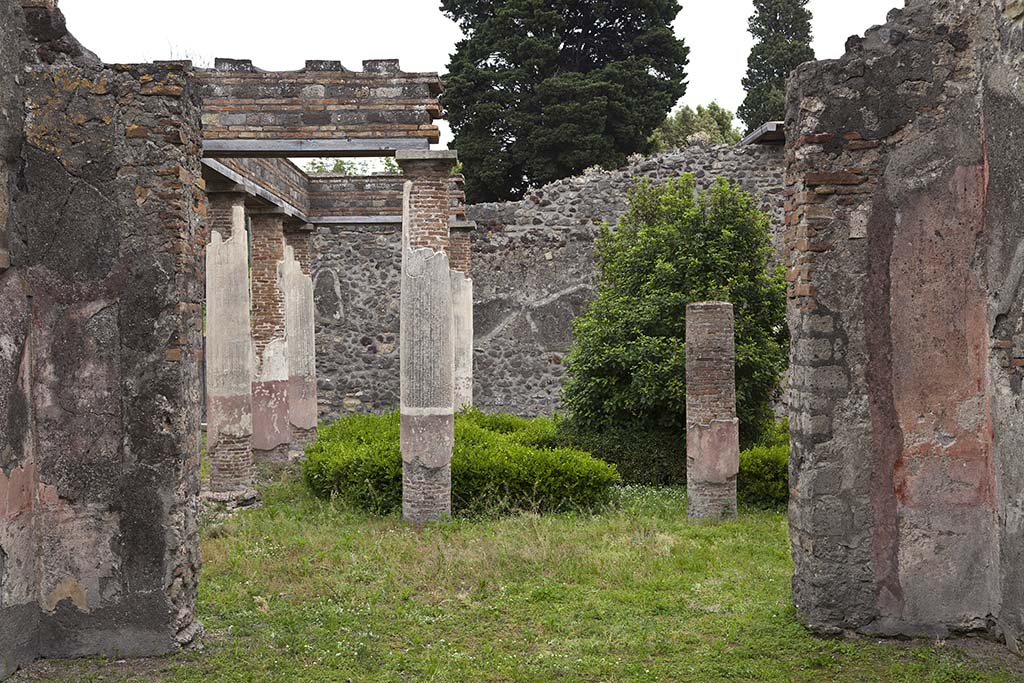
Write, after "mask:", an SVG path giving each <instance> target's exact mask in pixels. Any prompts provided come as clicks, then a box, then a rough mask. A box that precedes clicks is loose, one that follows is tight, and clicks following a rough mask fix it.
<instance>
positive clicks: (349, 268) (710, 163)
mask: <svg viewBox="0 0 1024 683" xmlns="http://www.w3.org/2000/svg"><path fill="white" fill-rule="evenodd" d="M782 163H783V153H782V149H781V148H780V147H763V146H754V147H746V148H736V147H729V146H724V145H723V146H715V145H695V146H693V147H690V148H688V149H685V150H678V151H675V152H669V153H667V154H663V155H659V156H656V157H653V158H650V159H644V160H642V161H640V162H637V163H635V164H633V165H631V166H628V167H626V168H624V169H621V170H618V171H613V172H600V173H593V174H589V175H584V176H581V177H578V178H570V179H567V180H561V181H558V182H555V183H552V184H551V185H548V186H546V187H544V188H541V189H540V190H537V191H535V192H533V193H531V194H530V195H529V196H528V197H527V198H526V199H524V200H523V201H521V202H510V203H507V204H479V205H476V206H469V207H465V217H466V218H467V219H468V220H471V221H476V222H477V229H476V230H474V231H473V232H472V272H473V281H474V311H473V316H474V327H475V342H474V348H475V349H476V352H475V354H474V359H473V360H474V404H475V405H477V406H479V407H480V408H482V409H484V410H492V411H493V410H503V411H511V412H516V413H523V414H532V415H535V414H541V413H551V412H553V411H554V410H556V409H557V408H558V407H559V406H560V405H561V403H560V393H561V387H562V378H563V375H564V372H565V367H564V365H563V358H564V356H565V354H566V352H567V351H568V350H569V346H570V344H571V342H572V334H571V331H572V330H571V322H572V319H573V318H574V317H575V316H576V315H577V314H579V313H580V312H581V311H582V310H583V308H584V307H585V306H586V305H587V304H588V303H589V302H590V300H591V299H592V298H593V295H594V255H593V242H594V237H595V236H596V235H597V231H598V227H599V226H600V225H601V224H602V223H604V222H609V223H615V222H617V221H618V219H619V217H620V216H621V215H622V213H623V212H624V211H625V209H626V192H627V190H628V189H629V187H630V186H631V185H632V183H633V181H634V179H635V178H636V177H638V176H640V177H648V178H651V179H653V180H654V181H655V182H658V181H661V180H664V179H666V178H674V177H677V176H678V175H679V174H681V173H684V172H691V173H694V174H695V175H696V176H697V182H698V185H699V186H700V187H707V186H708V185H709V184H710V183H711V181H712V180H713V179H715V178H718V177H726V178H730V179H732V180H735V181H737V182H739V183H741V184H742V185H743V187H744V188H745V189H746V190H747V191H749V192H752V193H755V194H757V195H758V196H760V197H761V198H762V202H763V207H764V208H765V210H766V211H768V212H770V213H771V214H772V215H774V216H775V217H776V219H777V220H776V223H775V227H774V231H775V238H776V241H777V242H778V244H779V246H780V248H781V236H782V208H783V197H782V193H783V186H782ZM400 180H401V178H400V177H393V176H379V177H374V178H372V179H368V181H367V180H364V179H358V178H352V179H344V178H338V177H333V178H332V177H326V178H323V179H317V178H315V177H314V178H313V180H312V182H311V188H314V190H313V191H312V192H311V201H312V204H313V209H312V211H313V212H314V213H316V212H318V211H323V210H325V209H324V208H317V203H318V201H319V200H318V199H317V197H318V196H321V193H324V194H323V196H328V195H330V194H331V193H332V192H334V193H338V194H336V195H335V196H333V197H332V198H331V201H332V202H334V201H342V197H343V195H342V194H340V192H341V191H343V190H344V191H354V194H352V195H350V196H349V197H350V198H349V200H348V201H349V204H348V205H346V208H345V211H348V212H351V214H352V215H355V216H359V215H373V214H376V213H380V214H382V215H394V212H395V211H396V210H397V209H398V208H400V201H401V196H400V194H399V190H400V189H401V188H400ZM366 182H369V184H361V183H366ZM392 186H393V187H392ZM450 193H451V196H452V202H453V206H452V211H451V213H452V216H454V217H455V218H456V219H457V220H458V219H460V218H461V217H462V213H463V211H462V209H461V207H460V206H459V203H460V198H461V197H462V193H461V191H460V189H459V187H458V182H456V183H455V186H454V187H451V188H450ZM361 202H373V203H374V204H373V206H372V208H365V209H364V208H360V203H361ZM324 206H325V207H326V206H327V204H325V205H324ZM397 215H400V211H399V212H398V214H397ZM400 247H401V236H400V234H399V231H398V227H397V226H396V225H372V224H363V225H326V224H321V225H319V226H318V233H317V237H316V251H317V261H316V263H315V265H314V268H313V271H314V281H315V297H316V305H317V364H318V365H317V373H318V377H319V397H320V412H321V416H322V417H323V418H333V417H336V416H337V415H338V414H340V413H342V412H346V411H365V410H373V411H380V410H386V409H389V408H393V407H394V406H395V405H397V402H398V289H399V268H400V265H401V251H400Z"/></svg>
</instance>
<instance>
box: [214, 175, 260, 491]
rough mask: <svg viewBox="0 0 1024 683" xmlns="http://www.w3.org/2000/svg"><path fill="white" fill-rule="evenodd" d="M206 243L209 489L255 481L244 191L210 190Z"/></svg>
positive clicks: (231, 487)
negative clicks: (211, 191) (221, 191)
mask: <svg viewBox="0 0 1024 683" xmlns="http://www.w3.org/2000/svg"><path fill="white" fill-rule="evenodd" d="M209 220H210V226H211V228H212V230H211V234H210V243H209V244H208V245H207V247H206V387H207V409H206V421H207V428H206V452H207V454H208V457H209V458H210V489H211V490H213V491H217V492H222V491H246V490H248V489H249V488H250V487H251V486H252V474H253V472H252V469H253V468H252V444H251V439H252V379H253V353H252V335H251V328H250V323H249V309H250V302H249V243H248V234H247V233H246V230H245V195H242V194H236V193H225V194H211V195H210V217H209Z"/></svg>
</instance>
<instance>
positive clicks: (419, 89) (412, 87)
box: [197, 59, 441, 143]
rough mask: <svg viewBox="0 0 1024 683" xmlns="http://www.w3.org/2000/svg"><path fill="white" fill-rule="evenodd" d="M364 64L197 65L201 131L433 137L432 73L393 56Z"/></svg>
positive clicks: (208, 135) (437, 112)
mask: <svg viewBox="0 0 1024 683" xmlns="http://www.w3.org/2000/svg"><path fill="white" fill-rule="evenodd" d="M363 66H364V70H363V71H348V70H345V69H344V67H342V66H341V64H340V63H337V62H307V64H306V68H305V69H303V70H301V71H260V70H257V69H256V68H255V67H253V66H252V63H251V62H249V61H245V60H237V61H236V60H222V59H219V60H217V67H218V68H217V69H214V70H208V71H200V72H198V73H197V80H198V82H199V90H200V94H201V96H202V99H203V138H204V140H207V141H209V140H237V139H289V138H299V139H337V138H349V139H354V138H363V139H374V138H408V139H421V140H424V141H425V143H426V142H430V143H436V142H438V138H439V131H438V128H437V126H436V125H434V123H433V122H434V120H435V119H438V118H440V117H441V107H440V105H439V104H438V102H437V96H438V94H440V92H441V81H440V78H439V77H438V75H437V74H436V73H406V72H403V71H401V70H400V68H399V65H398V62H397V61H394V60H377V61H368V62H364V63H363Z"/></svg>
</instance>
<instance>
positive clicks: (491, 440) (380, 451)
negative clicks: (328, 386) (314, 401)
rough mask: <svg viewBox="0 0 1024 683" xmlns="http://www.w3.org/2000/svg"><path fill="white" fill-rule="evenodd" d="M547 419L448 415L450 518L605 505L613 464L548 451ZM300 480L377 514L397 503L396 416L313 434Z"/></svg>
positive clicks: (346, 421)
mask: <svg viewBox="0 0 1024 683" xmlns="http://www.w3.org/2000/svg"><path fill="white" fill-rule="evenodd" d="M554 434H555V425H554V421H552V420H547V419H544V418H540V419H536V420H527V419H524V418H517V417H514V416H509V415H485V414H483V413H481V412H479V411H475V410H474V411H470V412H467V413H462V414H459V415H457V416H456V420H455V450H454V453H453V454H452V508H453V512H454V513H456V514H469V513H479V512H505V511H513V510H531V511H537V512H558V511H565V510H576V509H586V508H592V507H595V506H598V505H601V504H603V503H605V502H607V501H608V499H609V497H610V494H611V487H612V486H613V485H614V484H616V483H618V482H619V481H620V477H619V474H618V472H617V471H616V469H615V466H614V465H610V464H607V463H604V462H601V461H600V460H597V459H595V458H593V457H591V456H590V455H588V454H587V453H584V452H582V451H579V450H575V449H572V448H555V447H553V444H554ZM306 453H307V458H306V463H305V479H306V483H307V484H308V486H309V487H310V489H311V490H312V491H313V493H314V494H316V495H317V496H320V497H322V498H332V497H334V498H339V499H341V500H344V501H345V502H346V503H348V504H350V505H353V506H354V507H358V508H360V509H363V510H367V511H370V512H376V513H380V514H385V513H389V512H393V511H395V510H398V509H400V508H401V505H402V456H401V450H400V445H399V416H398V413H390V414H387V415H352V416H347V417H344V418H342V419H340V420H338V421H337V422H335V423H333V424H331V425H329V426H327V427H324V428H323V429H321V431H320V434H319V437H318V438H317V440H316V442H315V443H313V444H312V445H311V446H309V448H308V449H307V451H306Z"/></svg>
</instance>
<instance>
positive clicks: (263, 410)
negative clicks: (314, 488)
mask: <svg viewBox="0 0 1024 683" xmlns="http://www.w3.org/2000/svg"><path fill="white" fill-rule="evenodd" d="M284 247H285V243H284V224H283V220H282V217H281V216H280V215H275V214H267V215H256V216H253V219H252V314H253V331H252V336H253V346H254V348H255V352H256V367H255V375H254V379H253V383H252V410H253V435H252V448H253V456H254V458H256V459H257V460H265V461H284V460H287V459H288V451H289V442H290V441H291V428H290V421H289V405H288V341H287V332H286V323H285V290H284V285H283V282H282V276H283V272H284V255H285V254H284Z"/></svg>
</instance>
